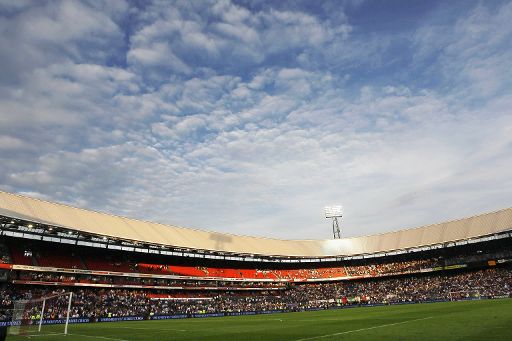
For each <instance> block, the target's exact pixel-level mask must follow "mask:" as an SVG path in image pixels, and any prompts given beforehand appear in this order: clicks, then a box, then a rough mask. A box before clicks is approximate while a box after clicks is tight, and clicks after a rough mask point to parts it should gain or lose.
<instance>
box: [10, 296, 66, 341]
mask: <svg viewBox="0 0 512 341" xmlns="http://www.w3.org/2000/svg"><path fill="white" fill-rule="evenodd" d="M72 298H73V293H71V292H65V293H60V294H55V295H51V296H46V297H41V298H36V299H30V300H20V301H16V302H14V309H13V311H12V320H11V327H10V328H9V335H27V336H30V335H37V334H41V335H49V334H52V335H58V334H67V333H68V323H69V317H70V311H71V302H72Z"/></svg>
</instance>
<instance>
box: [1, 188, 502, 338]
mask: <svg viewBox="0 0 512 341" xmlns="http://www.w3.org/2000/svg"><path fill="white" fill-rule="evenodd" d="M0 216H1V218H0V219H1V236H0V281H1V282H0V285H1V291H2V293H3V295H2V297H1V301H0V304H1V306H0V320H1V322H0V323H1V324H2V326H4V327H5V326H7V327H8V339H13V340H17V339H26V338H30V337H34V336H38V339H39V340H54V339H55V340H58V339H60V338H64V337H65V338H66V339H73V340H75V339H76V340H89V339H98V340H102V339H103V340H105V339H106V340H145V339H155V338H160V339H165V340H167V339H168V340H191V339H206V338H207V339H214V340H238V339H246V340H260V339H267V340H316V339H322V340H323V339H325V340H331V339H332V340H334V339H339V338H342V337H343V338H358V339H361V338H363V339H373V338H376V337H379V338H400V337H404V335H407V337H406V338H410V337H411V336H414V337H417V338H418V339H432V338H441V337H442V338H446V339H450V338H459V339H460V338H469V339H471V338H474V339H480V338H482V335H486V337H489V338H490V337H491V336H492V337H493V338H494V339H506V338H507V335H509V323H510V319H511V318H512V315H511V314H512V302H511V300H510V299H509V298H510V295H511V292H512V267H511V261H512V208H509V209H503V210H500V211H496V212H491V213H485V214H480V215H475V216H472V217H469V218H464V219H460V220H455V221H449V222H444V223H438V224H433V225H428V226H422V227H417V228H411V229H406V230H399V231H394V232H390V233H384V234H379V235H372V236H363V237H354V238H341V239H334V240H278V239H266V238H257V237H249V236H238V235H230V234H223V233H214V232H206V231H202V230H194V229H188V228H183V227H176V226H165V225H161V224H157V223H151V222H146V221H140V220H134V219H129V218H125V217H119V216H113V215H109V214H105V213H99V212H93V211H87V210H83V209H79V208H75V207H71V206H66V205H63V204H58V203H53V202H48V201H43V200H40V199H35V198H30V197H26V196H21V195H18V194H12V193H7V192H1V193H0ZM443 302H444V303H443ZM425 303H431V304H425ZM349 308H354V309H349Z"/></svg>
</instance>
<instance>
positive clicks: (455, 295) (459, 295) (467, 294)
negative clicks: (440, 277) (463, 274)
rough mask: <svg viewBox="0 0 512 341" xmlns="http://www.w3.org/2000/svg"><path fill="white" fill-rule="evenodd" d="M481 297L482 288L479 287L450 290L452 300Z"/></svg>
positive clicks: (477, 298)
mask: <svg viewBox="0 0 512 341" xmlns="http://www.w3.org/2000/svg"><path fill="white" fill-rule="evenodd" d="M481 298H482V296H481V290H480V289H479V288H476V289H471V290H459V291H450V301H462V300H479V299H481Z"/></svg>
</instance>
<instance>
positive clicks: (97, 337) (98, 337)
mask: <svg viewBox="0 0 512 341" xmlns="http://www.w3.org/2000/svg"><path fill="white" fill-rule="evenodd" d="M68 335H75V336H83V337H91V338H93V339H102V340H113V341H129V340H125V339H116V338H113V337H106V336H95V335H85V334H75V333H73V334H69V333H68Z"/></svg>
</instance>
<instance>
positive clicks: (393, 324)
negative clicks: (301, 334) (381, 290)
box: [295, 316, 433, 341]
mask: <svg viewBox="0 0 512 341" xmlns="http://www.w3.org/2000/svg"><path fill="white" fill-rule="evenodd" d="M431 318H433V316H429V317H423V318H419V319H414V320H407V321H402V322H395V323H388V324H381V325H379V326H373V327H368V328H361V329H354V330H347V331H346V332H339V333H334V334H326V335H319V336H312V337H306V338H303V339H297V340H295V341H306V340H316V339H322V338H324V337H331V336H338V335H344V334H350V333H357V332H362V331H365V330H371V329H377V328H384V327H391V326H396V325H399V324H404V323H409V322H414V321H422V320H428V319H431Z"/></svg>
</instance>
